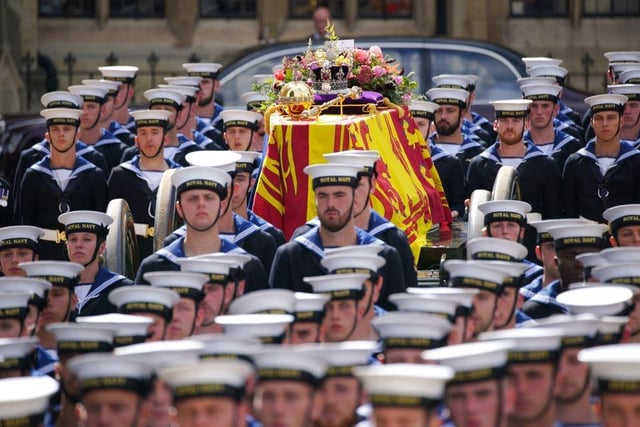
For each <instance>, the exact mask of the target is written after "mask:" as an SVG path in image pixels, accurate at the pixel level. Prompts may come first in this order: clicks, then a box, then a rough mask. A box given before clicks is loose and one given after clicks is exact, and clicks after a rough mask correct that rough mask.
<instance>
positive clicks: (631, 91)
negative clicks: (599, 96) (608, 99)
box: [607, 84, 640, 102]
mask: <svg viewBox="0 0 640 427" xmlns="http://www.w3.org/2000/svg"><path fill="white" fill-rule="evenodd" d="M607 90H608V91H609V93H617V94H620V95H624V96H626V97H627V102H628V101H640V84H620V85H609V86H607Z"/></svg>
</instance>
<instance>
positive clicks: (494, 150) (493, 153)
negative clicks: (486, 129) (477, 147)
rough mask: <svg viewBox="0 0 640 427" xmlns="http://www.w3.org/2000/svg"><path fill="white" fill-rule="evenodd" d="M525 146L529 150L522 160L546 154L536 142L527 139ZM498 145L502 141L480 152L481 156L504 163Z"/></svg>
mask: <svg viewBox="0 0 640 427" xmlns="http://www.w3.org/2000/svg"><path fill="white" fill-rule="evenodd" d="M524 146H525V147H526V149H527V151H526V152H525V153H524V157H522V161H525V160H529V159H532V158H534V157H539V156H544V155H545V154H544V153H543V152H542V150H540V149H539V148H538V147H536V146H535V144H533V143H531V142H528V141H525V142H524ZM498 147H500V142H496V143H495V144H493V145H492V146H491V147H489V148H487V149H486V150H484V151H483V152H482V153H480V156H482V157H484V158H485V159H489V160H493V161H494V162H496V163H499V164H502V157H500V153H499V152H498Z"/></svg>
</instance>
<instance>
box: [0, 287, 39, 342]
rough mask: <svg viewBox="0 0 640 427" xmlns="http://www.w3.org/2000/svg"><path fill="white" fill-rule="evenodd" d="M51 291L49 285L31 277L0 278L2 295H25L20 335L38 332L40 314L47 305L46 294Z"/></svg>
mask: <svg viewBox="0 0 640 427" xmlns="http://www.w3.org/2000/svg"><path fill="white" fill-rule="evenodd" d="M50 289H51V283H49V282H48V281H46V280H42V279H34V278H32V277H1V278H0V292H3V293H5V292H6V293H17V294H22V293H27V294H28V295H29V299H28V301H27V311H26V313H25V315H24V319H23V320H22V322H23V327H22V328H21V333H20V335H17V336H30V335H34V334H35V333H36V332H37V330H38V324H39V321H40V314H41V313H42V310H43V309H44V307H45V306H46V304H47V298H46V296H47V292H49V290H50Z"/></svg>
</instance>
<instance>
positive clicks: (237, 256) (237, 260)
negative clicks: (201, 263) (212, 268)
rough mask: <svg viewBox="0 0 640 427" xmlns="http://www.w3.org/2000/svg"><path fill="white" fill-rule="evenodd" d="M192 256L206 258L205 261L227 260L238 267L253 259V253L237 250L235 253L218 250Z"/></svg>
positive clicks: (197, 258)
mask: <svg viewBox="0 0 640 427" xmlns="http://www.w3.org/2000/svg"><path fill="white" fill-rule="evenodd" d="M192 258H193V259H195V260H205V261H212V262H218V261H220V262H227V263H230V264H232V265H233V266H234V267H236V268H242V267H244V265H245V264H246V263H248V262H249V261H251V259H252V258H251V255H249V254H246V253H244V254H242V253H237V252H233V253H229V252H227V253H223V252H216V253H212V254H202V255H197V256H194V257H192Z"/></svg>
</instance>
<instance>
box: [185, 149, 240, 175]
mask: <svg viewBox="0 0 640 427" xmlns="http://www.w3.org/2000/svg"><path fill="white" fill-rule="evenodd" d="M185 158H186V160H187V162H189V164H190V165H192V166H199V167H205V166H206V167H209V168H216V169H219V170H222V171H224V172H233V171H235V170H236V163H237V162H239V161H240V159H241V158H242V156H241V155H240V154H239V153H237V152H235V151H218V150H199V151H192V152H190V153H187V155H186V156H185Z"/></svg>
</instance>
